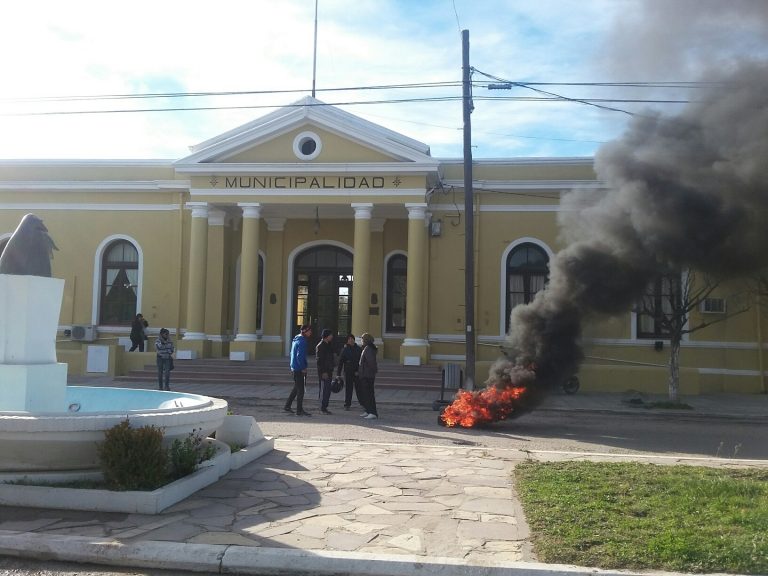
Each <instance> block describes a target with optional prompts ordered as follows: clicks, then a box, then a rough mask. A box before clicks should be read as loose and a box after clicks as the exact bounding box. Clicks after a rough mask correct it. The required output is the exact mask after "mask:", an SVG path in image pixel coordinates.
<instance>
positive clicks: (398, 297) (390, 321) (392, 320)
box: [385, 254, 408, 332]
mask: <svg viewBox="0 0 768 576" xmlns="http://www.w3.org/2000/svg"><path fill="white" fill-rule="evenodd" d="M407 272H408V258H407V257H406V256H405V255H403V254H396V255H394V256H392V258H390V259H389V261H388V262H387V316H386V318H387V326H386V329H385V331H386V332H405V303H406V287H407V278H408V274H407Z"/></svg>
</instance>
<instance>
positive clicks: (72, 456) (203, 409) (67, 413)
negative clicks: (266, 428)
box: [0, 386, 227, 472]
mask: <svg viewBox="0 0 768 576" xmlns="http://www.w3.org/2000/svg"><path fill="white" fill-rule="evenodd" d="M66 398H67V400H66V406H65V407H64V410H63V411H62V412H45V413H43V412H40V413H31V412H8V411H5V412H4V411H0V455H2V457H0V472H27V471H28V472H40V471H54V470H56V471H58V470H87V469H94V468H98V467H99V459H98V452H97V446H98V444H100V443H101V442H102V441H103V440H104V432H105V431H106V430H108V429H109V428H112V427H113V426H115V425H117V424H119V423H120V422H122V421H123V420H125V419H126V418H128V420H129V421H130V423H131V426H133V427H136V428H139V427H141V426H156V427H158V428H162V429H163V433H164V443H165V444H166V445H170V444H171V443H172V442H173V440H175V439H177V438H178V439H183V438H185V437H187V436H188V435H189V434H190V433H192V432H193V431H195V433H197V434H200V435H201V436H203V437H207V436H208V435H209V434H210V433H211V432H213V431H214V430H216V429H217V428H218V427H219V426H221V424H222V422H223V421H224V417H225V416H226V414H227V402H226V401H224V400H221V399H219V398H209V397H208V396H200V395H197V394H187V393H182V392H161V391H159V390H137V389H128V388H99V387H92V386H67V396H66Z"/></svg>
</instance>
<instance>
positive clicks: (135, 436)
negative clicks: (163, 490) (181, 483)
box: [98, 419, 168, 490]
mask: <svg viewBox="0 0 768 576" xmlns="http://www.w3.org/2000/svg"><path fill="white" fill-rule="evenodd" d="M98 454H99V461H100V463H101V469H102V472H103V474H104V482H105V483H106V485H107V487H108V488H109V489H110V490H155V489H156V488H159V487H160V486H162V485H163V484H165V483H166V479H167V461H168V453H167V450H166V449H165V448H163V430H162V429H161V428H158V427H156V426H142V427H141V428H131V425H130V423H129V422H128V420H127V419H126V420H124V421H123V422H121V423H120V424H118V425H116V426H113V427H112V428H110V429H109V430H107V431H106V432H105V434H104V442H103V443H102V444H100V445H99V448H98Z"/></svg>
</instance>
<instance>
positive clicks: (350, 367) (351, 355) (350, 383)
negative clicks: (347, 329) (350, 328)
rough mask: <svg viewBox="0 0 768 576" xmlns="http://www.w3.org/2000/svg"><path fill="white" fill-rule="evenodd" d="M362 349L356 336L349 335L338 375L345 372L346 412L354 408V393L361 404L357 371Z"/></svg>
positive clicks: (342, 353)
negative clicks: (356, 340)
mask: <svg viewBox="0 0 768 576" xmlns="http://www.w3.org/2000/svg"><path fill="white" fill-rule="evenodd" d="M361 352H362V348H360V346H358V345H357V342H355V335H354V334H347V343H346V344H344V348H343V349H342V350H341V355H340V356H339V367H338V369H337V371H336V374H337V375H339V376H341V375H342V370H343V371H344V410H349V409H350V407H351V406H352V391H353V390H354V391H355V393H356V395H357V401H358V403H359V402H360V392H359V391H358V389H357V369H358V367H359V366H360V353H361Z"/></svg>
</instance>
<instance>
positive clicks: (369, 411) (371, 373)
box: [357, 332, 379, 420]
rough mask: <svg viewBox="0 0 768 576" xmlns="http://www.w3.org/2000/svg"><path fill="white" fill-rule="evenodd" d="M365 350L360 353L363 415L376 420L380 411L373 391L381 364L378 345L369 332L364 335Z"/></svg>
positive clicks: (359, 376) (359, 373)
mask: <svg viewBox="0 0 768 576" xmlns="http://www.w3.org/2000/svg"><path fill="white" fill-rule="evenodd" d="M361 338H362V340H363V352H362V354H361V355H360V368H359V369H358V372H357V374H358V378H359V385H358V386H359V393H360V403H361V404H362V405H363V408H365V412H363V414H362V417H363V418H366V419H368V420H376V419H377V418H378V417H379V412H378V410H376V395H375V394H374V392H373V382H374V380H375V379H376V372H378V371H379V365H378V362H377V361H376V352H377V348H376V345H375V344H374V343H373V336H371V335H370V334H368V333H367V332H366V333H365V334H363V335H362V337H361Z"/></svg>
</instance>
